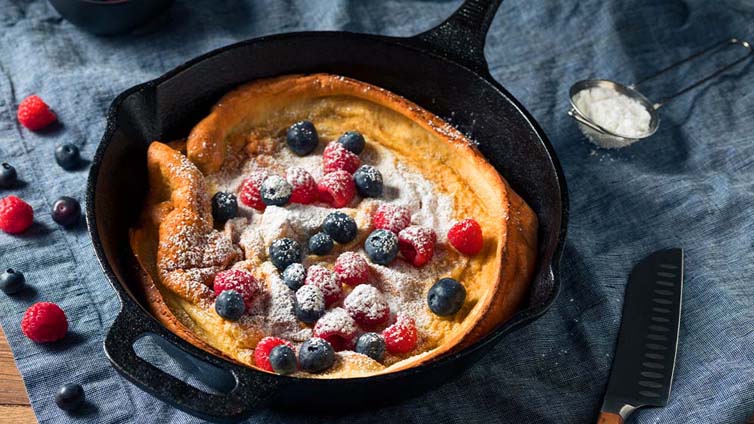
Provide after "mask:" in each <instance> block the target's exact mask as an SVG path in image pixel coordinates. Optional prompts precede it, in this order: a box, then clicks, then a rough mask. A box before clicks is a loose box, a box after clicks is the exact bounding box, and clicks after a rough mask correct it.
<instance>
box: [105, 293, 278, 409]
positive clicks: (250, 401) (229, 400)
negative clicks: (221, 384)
mask: <svg viewBox="0 0 754 424" xmlns="http://www.w3.org/2000/svg"><path fill="white" fill-rule="evenodd" d="M137 308H138V306H136V305H133V304H132V303H131V302H124V303H123V308H122V309H121V311H120V313H119V314H118V316H117V317H116V318H115V322H113V325H112V326H111V327H110V330H109V331H108V333H107V336H105V343H104V348H105V354H106V355H107V357H108V359H109V360H110V362H111V363H112V364H113V366H114V367H115V368H116V370H118V372H120V373H121V374H122V375H123V376H124V377H126V378H127V379H128V380H129V381H131V382H132V383H134V384H135V385H136V386H138V387H139V388H140V389H142V390H144V391H146V392H147V393H149V394H151V395H153V396H155V397H156V398H158V399H160V400H162V401H163V402H166V403H168V404H170V405H173V406H175V407H176V408H178V409H181V410H183V411H185V412H188V413H190V414H193V415H195V416H198V417H201V418H203V419H206V420H211V421H215V422H237V421H239V420H242V419H244V418H247V417H249V416H251V415H252V414H253V413H254V412H256V411H257V410H259V409H261V408H263V407H264V406H266V405H267V404H268V402H269V400H270V399H271V397H272V395H274V394H275V393H276V392H277V390H278V386H279V384H278V382H276V381H273V379H272V378H270V377H269V376H266V375H265V374H264V373H262V372H256V373H255V372H253V371H252V370H246V372H235V371H234V369H233V368H230V367H228V366H227V363H225V365H224V364H223V361H221V360H219V359H214V358H211V357H210V358H209V359H210V360H208V361H206V362H207V363H209V364H211V365H213V366H215V367H217V368H220V369H223V370H225V371H227V372H229V373H230V374H232V375H233V377H234V378H235V380H236V386H235V387H234V388H233V389H232V390H231V391H230V392H228V393H222V394H212V393H207V392H205V391H202V390H200V389H198V388H196V387H194V386H191V385H190V384H187V383H185V382H183V381H181V380H179V379H177V378H175V377H173V376H172V375H170V374H167V373H165V372H164V371H162V370H160V369H159V368H157V367H155V366H154V365H152V364H150V363H149V362H147V361H145V360H144V359H142V358H141V357H139V356H138V355H137V354H136V351H135V350H134V347H133V346H134V343H135V342H136V341H137V340H139V339H140V338H141V337H143V336H145V335H150V334H151V335H154V336H157V337H162V339H163V340H165V341H166V342H169V340H168V338H167V337H164V336H163V335H162V333H163V331H162V330H161V328H160V326H159V324H157V323H156V322H155V321H154V320H153V319H152V318H151V317H147V316H144V315H143V314H142V313H139V311H137ZM187 354H191V353H190V352H189V353H187ZM193 357H194V359H196V360H199V357H198V356H197V355H193ZM201 360H202V361H205V359H201ZM239 368H240V367H239Z"/></svg>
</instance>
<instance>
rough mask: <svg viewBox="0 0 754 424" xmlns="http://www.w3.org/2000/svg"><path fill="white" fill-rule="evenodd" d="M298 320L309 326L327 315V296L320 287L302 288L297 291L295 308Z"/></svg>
mask: <svg viewBox="0 0 754 424" xmlns="http://www.w3.org/2000/svg"><path fill="white" fill-rule="evenodd" d="M294 311H295V313H296V318H298V319H299V320H300V321H302V322H305V323H307V324H314V323H315V322H317V320H318V319H319V318H320V317H321V316H322V315H324V314H325V295H324V294H322V290H320V289H319V287H316V286H313V285H304V286H301V288H299V289H298V290H297V291H296V303H295V306H294Z"/></svg>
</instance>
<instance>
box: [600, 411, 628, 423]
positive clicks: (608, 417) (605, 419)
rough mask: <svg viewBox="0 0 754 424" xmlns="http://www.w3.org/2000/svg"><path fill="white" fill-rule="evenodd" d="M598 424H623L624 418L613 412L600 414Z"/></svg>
mask: <svg viewBox="0 0 754 424" xmlns="http://www.w3.org/2000/svg"><path fill="white" fill-rule="evenodd" d="M597 424H623V417H621V416H620V415H618V414H613V413H612V412H600V418H599V421H597Z"/></svg>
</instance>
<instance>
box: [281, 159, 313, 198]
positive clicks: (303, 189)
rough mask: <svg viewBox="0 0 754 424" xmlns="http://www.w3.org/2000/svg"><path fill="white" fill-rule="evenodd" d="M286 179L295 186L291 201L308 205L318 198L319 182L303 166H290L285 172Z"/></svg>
mask: <svg viewBox="0 0 754 424" xmlns="http://www.w3.org/2000/svg"><path fill="white" fill-rule="evenodd" d="M285 179H286V180H288V184H290V185H291V187H293V193H291V200H290V201H291V203H301V204H303V205H308V204H310V203H312V202H314V201H315V200H317V183H316V182H314V178H312V176H311V175H310V174H309V173H308V172H306V171H305V170H304V169H302V168H290V169H289V170H288V171H287V172H286V173H285Z"/></svg>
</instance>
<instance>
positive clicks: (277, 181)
mask: <svg viewBox="0 0 754 424" xmlns="http://www.w3.org/2000/svg"><path fill="white" fill-rule="evenodd" d="M292 192H293V187H291V185H290V184H288V181H286V180H285V178H283V177H281V176H279V175H270V176H269V177H267V178H265V179H264V181H263V182H262V186H261V187H260V188H259V195H260V196H261V197H262V202H264V204H265V205H267V206H283V205H285V204H287V203H288V201H289V200H291V193H292Z"/></svg>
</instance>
